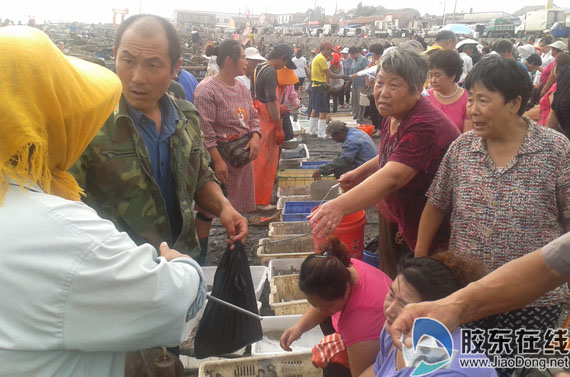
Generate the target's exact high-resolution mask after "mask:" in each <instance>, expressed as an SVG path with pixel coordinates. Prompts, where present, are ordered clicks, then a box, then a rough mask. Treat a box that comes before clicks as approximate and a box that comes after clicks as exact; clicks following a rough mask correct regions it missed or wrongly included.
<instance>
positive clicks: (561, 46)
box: [548, 41, 566, 51]
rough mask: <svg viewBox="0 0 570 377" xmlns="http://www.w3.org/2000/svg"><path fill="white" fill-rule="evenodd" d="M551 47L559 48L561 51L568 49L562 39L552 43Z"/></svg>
mask: <svg viewBox="0 0 570 377" xmlns="http://www.w3.org/2000/svg"><path fill="white" fill-rule="evenodd" d="M548 46H549V47H554V48H555V49H557V50H560V51H566V43H564V42H562V41H556V42H554V43H552V44H549V45H548Z"/></svg>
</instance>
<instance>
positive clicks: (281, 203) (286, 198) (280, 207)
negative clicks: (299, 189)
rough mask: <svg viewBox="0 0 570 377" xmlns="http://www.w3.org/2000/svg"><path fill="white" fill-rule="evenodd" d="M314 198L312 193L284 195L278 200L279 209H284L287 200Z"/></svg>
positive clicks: (297, 200)
mask: <svg viewBox="0 0 570 377" xmlns="http://www.w3.org/2000/svg"><path fill="white" fill-rule="evenodd" d="M308 200H312V197H311V195H291V196H282V197H280V198H279V199H278V200H277V209H278V210H282V209H283V206H284V205H285V203H287V202H304V201H308Z"/></svg>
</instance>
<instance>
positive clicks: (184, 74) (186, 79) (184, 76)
mask: <svg viewBox="0 0 570 377" xmlns="http://www.w3.org/2000/svg"><path fill="white" fill-rule="evenodd" d="M178 82H179V83H180V85H182V87H183V88H184V93H186V99H187V100H188V101H190V102H192V103H194V90H195V89H196V86H198V81H197V80H196V78H195V77H194V76H193V75H192V74H191V73H190V72H188V71H187V70H185V69H181V70H180V79H179V81H178Z"/></svg>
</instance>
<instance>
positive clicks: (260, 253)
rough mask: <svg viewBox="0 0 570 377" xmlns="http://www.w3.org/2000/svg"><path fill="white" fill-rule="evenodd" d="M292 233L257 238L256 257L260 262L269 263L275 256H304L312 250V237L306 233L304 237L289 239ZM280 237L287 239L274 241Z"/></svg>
mask: <svg viewBox="0 0 570 377" xmlns="http://www.w3.org/2000/svg"><path fill="white" fill-rule="evenodd" d="M292 236H293V235H287V236H271V237H269V238H262V239H260V240H259V244H258V245H259V246H258V248H257V257H258V258H259V259H260V261H261V263H263V264H266V263H269V261H270V260H272V259H275V258H279V259H281V258H306V257H308V256H309V255H311V254H314V252H313V237H312V235H307V236H304V237H299V238H294V239H290V238H291V237H292ZM280 239H287V240H285V241H283V242H274V243H270V242H271V241H276V240H280Z"/></svg>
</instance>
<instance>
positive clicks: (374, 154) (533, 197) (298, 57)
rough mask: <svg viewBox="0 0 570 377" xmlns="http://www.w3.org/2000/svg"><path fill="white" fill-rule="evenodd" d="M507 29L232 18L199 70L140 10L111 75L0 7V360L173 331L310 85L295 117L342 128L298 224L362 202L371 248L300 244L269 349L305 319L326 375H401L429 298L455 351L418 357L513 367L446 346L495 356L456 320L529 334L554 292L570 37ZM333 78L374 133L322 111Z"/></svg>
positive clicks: (554, 314) (47, 370)
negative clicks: (352, 250)
mask: <svg viewBox="0 0 570 377" xmlns="http://www.w3.org/2000/svg"><path fill="white" fill-rule="evenodd" d="M526 42H528V43H521V44H520V45H517V46H515V45H513V43H512V42H511V41H509V40H499V41H496V42H495V43H493V45H492V46H487V45H486V44H485V43H478V42H477V41H475V40H462V41H458V40H457V37H456V35H455V34H454V33H452V32H449V31H442V32H440V33H439V34H438V36H437V37H436V39H435V41H434V43H433V44H432V45H431V46H429V47H428V46H427V45H426V43H425V42H424V41H423V40H422V39H421V38H415V39H413V40H410V41H407V42H403V43H401V44H400V45H398V46H389V45H381V44H376V45H371V46H370V47H369V48H370V51H368V49H366V48H359V47H355V46H350V47H342V46H333V45H332V44H330V43H328V42H324V43H322V44H321V46H320V48H319V50H318V51H312V55H313V56H311V57H309V58H306V57H304V56H303V52H302V49H301V48H299V47H297V48H296V50H295V47H293V46H290V45H288V44H286V43H279V44H277V45H275V46H274V47H273V48H272V49H271V50H270V51H269V52H268V53H267V54H264V55H265V56H262V54H260V52H259V50H258V49H256V48H255V47H252V46H251V47H247V48H244V46H242V45H241V44H240V42H238V41H236V40H233V39H231V40H226V41H223V42H222V43H220V44H219V45H218V46H216V47H215V48H214V49H210V51H208V52H207V55H208V58H209V69H208V76H207V77H206V78H205V79H203V80H202V81H201V82H200V83H196V81H195V80H192V77H191V75H190V74H189V73H188V72H187V71H184V70H182V69H181V61H182V60H181V42H180V39H179V36H178V33H177V31H176V29H175V28H174V27H173V25H172V24H171V23H170V22H168V21H167V20H165V19H163V18H161V17H158V16H153V15H136V16H132V17H129V18H127V19H126V20H125V21H124V22H123V23H121V25H120V26H119V27H118V29H117V32H116V36H115V40H114V55H115V63H116V74H115V73H113V72H112V71H110V70H108V69H106V68H103V67H100V66H98V65H96V64H92V63H89V62H86V61H83V60H80V59H76V58H72V57H68V56H66V55H64V54H63V53H62V51H61V50H60V49H59V48H58V47H57V46H56V45H55V44H53V42H51V41H50V40H49V38H48V37H47V35H45V34H44V33H43V32H41V31H39V30H37V29H35V28H32V27H25V26H10V27H3V28H0V47H2V50H3V51H6V52H7V53H5V54H2V56H1V57H0V67H2V69H1V70H0V80H1V82H2V85H0V90H1V91H2V98H3V100H2V101H0V109H1V113H2V115H1V117H2V118H1V119H2V120H3V121H2V122H1V123H0V127H2V130H3V131H4V133H5V134H6V135H9V137H3V138H1V139H0V222H1V223H2V227H0V240H2V244H3V246H4V247H3V250H5V251H6V252H5V253H4V254H3V257H4V260H3V264H2V267H1V268H0V271H1V275H2V276H3V277H4V278H3V284H2V285H1V288H0V289H1V290H2V297H3V300H2V304H0V307H1V313H2V316H1V319H0V321H1V323H2V326H0V329H1V330H0V331H1V332H3V334H4V336H2V337H0V360H1V361H2V362H1V363H0V365H2V367H1V371H0V374H5V375H10V376H32V375H46V376H82V375H85V376H92V375H102V376H103V375H105V376H122V375H124V371H125V358H126V357H127V353H128V352H130V351H135V350H140V349H143V348H151V347H157V346H169V347H171V348H170V350H171V351H172V352H174V353H176V352H177V349H176V346H177V345H178V344H179V343H180V341H181V337H182V334H183V330H184V324H185V322H186V321H187V320H188V319H190V318H192V317H193V316H195V314H196V313H197V311H198V310H199V309H200V308H201V307H202V305H203V303H204V300H205V297H206V284H205V278H204V275H203V273H202V270H201V267H200V265H203V264H204V263H205V258H206V255H207V249H208V238H209V234H210V226H211V221H212V219H213V218H215V217H218V218H219V219H220V222H221V224H222V225H223V227H224V228H225V229H226V232H227V244H228V247H230V248H232V247H233V246H234V244H235V243H236V242H238V241H242V240H244V239H245V237H246V236H247V234H248V224H247V220H246V219H245V218H244V216H243V214H245V213H248V212H251V211H254V210H256V209H260V208H261V209H262V208H265V207H266V206H268V205H270V202H271V196H272V192H273V190H274V182H275V176H276V173H277V164H278V161H279V155H280V153H281V151H280V145H281V144H282V143H283V142H284V141H285V140H286V139H288V138H290V137H292V136H291V132H290V128H289V127H290V126H291V125H290V122H291V119H290V116H289V115H290V114H291V113H293V112H295V111H298V109H299V108H300V105H301V99H302V98H303V97H302V96H303V94H305V93H308V95H309V98H310V100H309V105H310V106H309V111H308V112H307V115H308V117H309V130H308V131H309V134H310V135H315V136H316V137H318V138H322V139H325V138H327V135H329V136H330V137H332V140H333V141H334V142H338V143H342V144H343V146H342V153H341V155H340V156H339V157H338V158H337V159H335V160H334V161H333V162H331V163H330V164H327V165H324V166H323V167H321V168H319V170H317V171H315V172H314V173H313V178H314V179H319V178H320V177H321V175H329V174H334V175H335V176H336V177H337V178H338V182H339V183H340V185H341V188H342V189H343V191H344V193H343V194H342V195H340V196H339V197H337V198H335V199H333V200H330V201H328V202H326V203H324V204H322V205H321V206H320V207H319V208H318V210H316V211H315V212H314V213H312V214H311V216H309V223H310V225H311V226H312V227H313V233H314V234H315V235H316V236H318V237H327V236H329V235H330V234H331V233H333V232H334V230H335V228H336V226H337V225H338V224H339V223H340V221H341V219H342V218H343V216H345V215H348V214H350V213H353V212H355V211H358V210H361V209H367V208H370V207H373V206H376V208H377V210H378V213H379V234H378V236H379V245H380V250H379V253H380V265H379V267H380V268H379V269H378V268H375V267H372V266H369V265H367V264H365V263H363V262H361V261H359V260H357V259H354V258H351V257H350V254H349V251H348V250H347V248H346V247H345V246H344V245H343V244H342V243H341V242H340V241H339V240H338V239H337V238H335V237H329V238H328V240H327V243H326V245H325V246H324V248H323V253H322V254H315V255H311V256H310V257H308V258H307V259H306V260H304V261H303V264H302V266H301V271H300V276H299V287H300V289H301V290H302V291H303V292H304V293H305V295H306V297H307V299H308V301H309V303H310V304H311V305H310V307H309V309H308V310H307V312H306V313H305V314H304V315H303V316H302V318H301V319H300V320H299V321H298V323H297V324H295V325H294V326H293V327H291V328H290V329H288V330H286V331H285V332H284V334H283V336H282V338H281V346H282V347H283V349H285V350H290V346H291V344H292V343H293V342H294V341H295V340H297V339H298V338H299V337H300V336H301V335H302V333H303V332H306V331H308V330H309V329H311V328H313V327H315V326H317V325H321V328H322V329H323V333H324V334H325V335H327V337H325V340H324V341H325V343H322V342H321V344H320V345H319V346H321V347H324V348H327V347H328V348H327V349H329V350H330V349H331V347H329V346H327V345H326V344H327V342H328V344H333V346H332V349H334V350H335V351H334V352H332V353H331V352H324V353H323V354H326V355H328V356H326V357H320V358H317V360H316V361H315V360H314V361H315V364H316V365H319V366H321V367H323V368H324V371H325V372H324V374H325V376H353V377H356V376H373V375H374V376H378V377H388V376H409V375H411V373H412V371H413V368H411V367H410V365H408V364H406V361H405V357H404V355H403V353H404V352H405V349H406V348H405V347H406V340H405V339H403V338H402V336H405V335H406V334H408V333H409V330H410V329H411V327H412V325H413V320H414V318H417V317H419V316H433V317H435V318H438V319H440V320H441V321H442V322H443V323H444V324H446V325H447V326H448V327H449V329H450V331H451V335H452V337H453V339H454V340H455V350H456V351H457V353H458V355H457V359H455V360H454V361H453V362H452V363H451V365H450V366H449V369H446V370H439V371H436V372H434V373H433V374H432V376H444V375H461V376H497V375H498V376H501V377H503V376H511V375H512V373H513V372H514V373H522V372H521V371H513V369H512V368H503V367H500V368H496V369H494V368H489V367H486V368H478V369H477V368H467V367H465V366H464V365H463V364H461V363H459V361H458V359H460V358H463V357H464V358H476V359H482V360H487V361H488V360H489V359H493V356H494V355H493V354H492V353H489V352H488V351H489V350H488V348H486V347H483V348H484V349H483V351H484V352H481V353H478V354H475V355H472V354H470V353H469V352H465V349H463V348H462V347H461V345H462V341H461V331H460V330H458V329H457V327H458V326H459V325H462V324H464V325H465V327H466V328H472V329H482V330H487V329H496V328H499V329H507V330H517V329H520V328H524V329H527V330H536V331H538V332H539V333H540V334H546V333H548V330H549V329H553V328H556V327H557V326H558V324H559V323H560V321H561V320H563V319H564V318H563V317H562V313H563V312H564V305H565V304H567V303H568V295H567V293H566V291H565V288H564V287H560V286H561V285H562V284H563V283H564V282H568V281H569V279H570V267H569V266H570V237H568V235H565V233H567V231H568V230H569V227H570V165H568V160H569V157H570V141H569V140H568V136H569V135H570V113H569V112H568V107H569V106H570V84H569V83H570V70H569V69H568V67H569V65H570V54H569V53H568V52H566V49H567V45H566V44H565V43H564V42H563V41H553V40H552V39H550V38H549V37H545V38H543V39H541V40H540V41H539V42H538V44H537V46H536V47H535V46H534V44H533V43H531V41H528V40H527V41H526ZM529 46H530V47H529ZM458 51H459V52H458ZM38 57H41V59H40V58H38ZM177 84H179V85H180V86H181V87H182V90H179V89H180V88H178V90H177V89H176V88H175V87H176V85H177ZM175 92H177V93H178V94H176V93H175ZM171 93H172V94H171ZM350 99H351V100H352V116H353V118H354V119H355V120H362V119H363V118H364V117H365V116H369V117H370V118H371V119H372V118H373V119H374V120H375V122H376V124H375V125H376V126H377V131H376V136H377V137H378V138H379V148H378V149H376V147H375V145H374V143H373V141H372V139H371V138H370V137H369V136H368V135H366V134H365V133H364V132H363V131H361V130H358V129H356V128H352V127H347V124H346V123H344V122H338V121H334V122H330V123H329V124H328V125H327V123H326V121H327V114H328V113H329V112H330V105H331V101H332V105H333V111H334V110H335V108H336V109H338V106H343V102H345V103H346V105H348V104H349V100H350ZM344 100H346V101H344ZM366 100H367V101H368V102H369V104H368V105H367V106H365V104H366ZM537 121H538V123H537ZM545 245H546V246H545ZM543 246H545V247H544V248H543V249H542V250H539V249H541V248H542V247H543ZM535 250H537V251H535ZM195 259H196V261H195ZM486 273H490V274H489V275H487V276H485V274H486ZM479 279H481V280H479ZM478 280H479V281H478ZM28 282H29V283H28ZM432 301H434V302H432ZM448 309H449V311H447V310H448ZM491 315H493V316H491ZM402 341H403V342H402ZM543 343H547V341H543ZM484 346H486V345H484ZM515 349H516V347H515ZM514 352H515V353H516V350H515V351H514ZM511 356H512V355H511ZM551 373H552V374H553V375H556V376H557V377H561V376H567V375H568V374H567V373H565V372H564V371H560V370H555V371H551ZM517 376H522V375H521V374H517Z"/></svg>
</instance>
